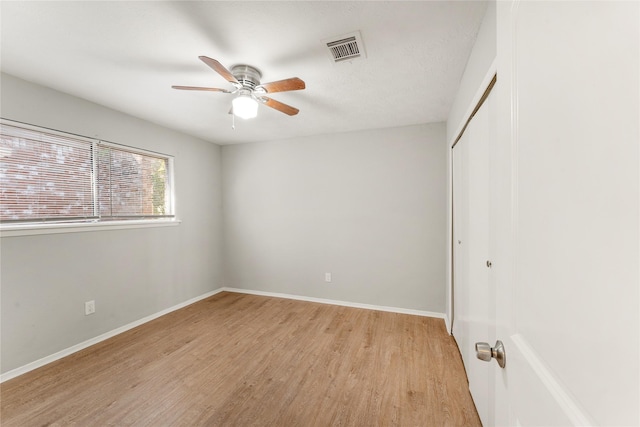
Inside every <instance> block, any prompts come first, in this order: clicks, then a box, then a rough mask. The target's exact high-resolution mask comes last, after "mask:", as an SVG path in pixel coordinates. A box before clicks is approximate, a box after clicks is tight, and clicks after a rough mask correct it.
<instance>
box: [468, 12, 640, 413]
mask: <svg viewBox="0 0 640 427" xmlns="http://www.w3.org/2000/svg"><path fill="white" fill-rule="evenodd" d="M497 13H498V19H497V22H498V46H497V48H498V49H497V51H498V85H497V88H496V89H497V91H496V93H495V94H496V100H497V106H498V120H499V122H498V123H499V126H498V129H499V135H498V138H497V144H496V147H495V150H494V149H492V154H491V156H492V157H491V164H492V168H491V171H492V172H491V181H490V187H491V196H490V199H491V202H490V203H491V207H492V208H491V219H490V221H491V224H493V225H494V226H495V227H494V228H493V231H492V238H491V245H490V246H491V248H490V251H491V257H492V261H493V269H492V280H495V283H496V286H497V292H496V310H497V321H498V323H497V332H498V337H499V338H500V339H501V340H502V341H504V343H505V347H506V354H507V363H506V368H505V369H494V374H495V395H496V397H495V398H496V406H495V408H496V424H499V425H522V426H552V425H601V426H627V425H628V426H638V425H640V409H639V407H640V403H639V402H640V395H639V386H640V381H639V375H640V367H639V365H640V352H639V345H640V343H639V341H640V336H639V335H640V330H639V329H640V328H639V325H640V318H639V311H640V300H639V281H640V274H639V271H640V250H639V245H640V236H639V230H640V226H639V221H640V203H639V199H640V182H639V181H640V175H639V169H640V162H639V160H640V149H639V147H640V130H639V128H640V107H639V104H640V102H639V99H640V85H639V80H640V66H639V57H640V46H639V39H640V30H639V24H640V3H639V2H637V1H629V2H612V1H587V2H574V1H571V2H560V1H550V2H542V1H541V2H538V1H535V2H534V1H531V2H529V1H522V2H498V5H497ZM489 338H490V337H488V338H487V340H489ZM476 363H482V362H480V361H478V362H476ZM492 365H495V362H492Z"/></svg>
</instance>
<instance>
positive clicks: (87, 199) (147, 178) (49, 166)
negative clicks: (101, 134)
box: [0, 120, 174, 225]
mask: <svg viewBox="0 0 640 427" xmlns="http://www.w3.org/2000/svg"><path fill="white" fill-rule="evenodd" d="M0 138H1V140H0V222H2V224H3V225H4V224H12V223H45V222H47V223H50V222H104V221H113V220H136V219H137V220H139V219H162V218H164V219H167V218H173V217H174V215H173V206H172V200H171V195H172V191H171V179H170V177H171V167H172V158H171V157H169V156H166V155H161V154H156V153H150V152H146V151H142V150H136V149H133V148H129V147H124V146H120V145H116V144H112V143H107V142H104V141H97V140H93V139H90V138H83V137H79V136H76V135H70V134H64V133H60V132H56V131H50V130H45V129H39V128H35V127H32V126H26V125H22V124H19V123H15V122H9V121H4V120H3V121H2V123H0Z"/></svg>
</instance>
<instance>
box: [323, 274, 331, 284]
mask: <svg viewBox="0 0 640 427" xmlns="http://www.w3.org/2000/svg"><path fill="white" fill-rule="evenodd" d="M324 281H325V282H327V283H331V273H324Z"/></svg>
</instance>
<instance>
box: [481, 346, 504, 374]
mask: <svg viewBox="0 0 640 427" xmlns="http://www.w3.org/2000/svg"><path fill="white" fill-rule="evenodd" d="M476 357H477V358H478V359H480V360H483V361H485V362H490V361H491V359H492V358H493V359H496V362H498V365H500V367H501V368H504V366H505V365H506V364H507V355H506V353H505V352H504V344H502V341H500V340H498V341H496V345H495V347H493V348H491V347H490V346H489V344H488V343H486V342H477V343H476Z"/></svg>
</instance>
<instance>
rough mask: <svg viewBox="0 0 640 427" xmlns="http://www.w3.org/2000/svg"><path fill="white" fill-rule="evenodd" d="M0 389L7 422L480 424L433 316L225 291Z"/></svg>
mask: <svg viewBox="0 0 640 427" xmlns="http://www.w3.org/2000/svg"><path fill="white" fill-rule="evenodd" d="M0 397H1V407H0V410H1V412H0V421H1V424H2V426H3V427H5V426H6V427H10V426H20V427H25V426H42V425H58V426H66V425H78V426H94V425H100V426H102V425H104V426H287V427H288V426H305V427H306V426H479V425H480V421H479V419H478V415H477V413H476V411H475V407H474V405H473V402H472V400H471V397H470V394H469V390H468V384H467V380H466V376H465V374H464V369H463V367H462V362H461V359H460V355H459V353H458V350H457V347H456V345H455V343H454V341H453V338H451V337H450V336H449V335H448V334H447V332H446V330H445V325H444V322H443V321H442V320H441V319H434V318H428V317H420V316H411V315H406V314H397V313H386V312H380V311H372V310H364V309H357V308H349V307H341V306H333V305H326V304H318V303H311V302H303V301H295V300H288V299H281V298H271V297H262V296H255V295H246V294H238V293H230V292H224V293H220V294H217V295H215V296H213V297H211V298H208V299H206V300H203V301H200V302H197V303H195V304H192V305H190V306H188V307H185V308H183V309H181V310H178V311H175V312H172V313H169V314H167V315H165V316H162V317H160V318H158V319H155V320H153V321H151V322H149V323H146V324H144V325H141V326H139V327H137V328H135V329H132V330H130V331H127V332H125V333H123V334H120V335H118V336H116V337H113V338H111V339H109V340H106V341H103V342H101V343H99V344H96V345H94V346H92V347H89V348H87V349H85V350H82V351H80V352H78V353H75V354H73V355H71V356H68V357H66V358H64V359H61V360H59V361H56V362H54V363H51V364H49V365H47V366H44V367H42V368H40V369H37V370H34V371H32V372H29V373H26V374H24V375H22V376H20V377H18V378H15V379H12V380H9V381H6V382H5V383H3V384H1V385H0Z"/></svg>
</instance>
